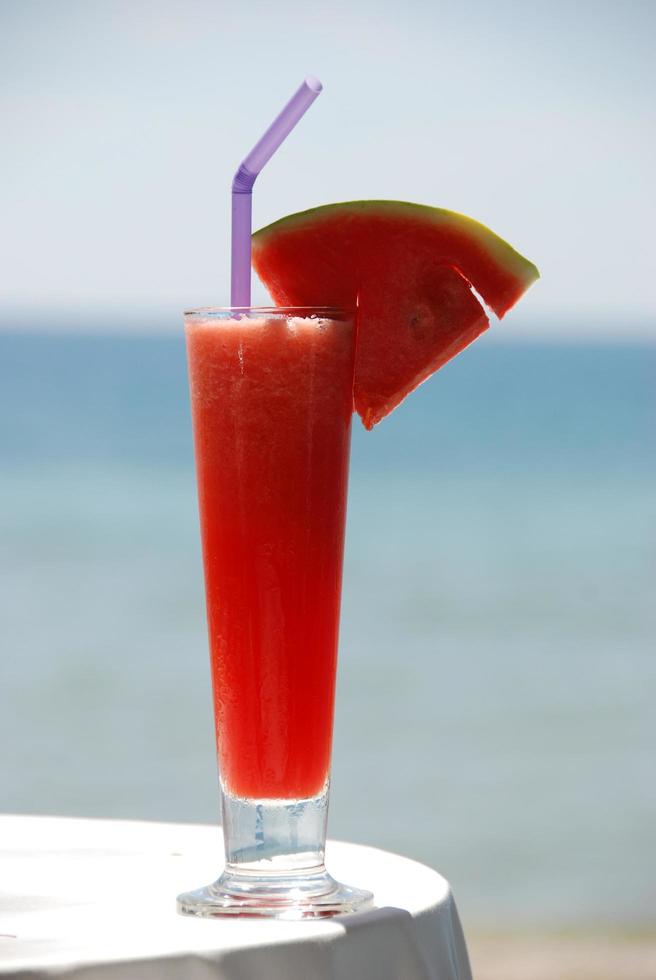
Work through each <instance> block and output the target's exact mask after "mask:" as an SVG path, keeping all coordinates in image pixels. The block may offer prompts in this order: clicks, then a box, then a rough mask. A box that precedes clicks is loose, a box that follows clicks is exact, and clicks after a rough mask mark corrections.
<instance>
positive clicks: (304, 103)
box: [230, 75, 323, 307]
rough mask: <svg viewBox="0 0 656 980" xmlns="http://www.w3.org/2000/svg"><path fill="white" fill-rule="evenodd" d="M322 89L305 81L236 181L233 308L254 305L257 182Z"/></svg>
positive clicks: (314, 81) (246, 159) (313, 80)
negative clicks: (253, 216)
mask: <svg viewBox="0 0 656 980" xmlns="http://www.w3.org/2000/svg"><path fill="white" fill-rule="evenodd" d="M322 87H323V86H322V85H321V82H320V81H319V79H318V78H314V77H313V76H312V75H309V76H308V77H307V78H306V79H305V81H304V82H303V84H302V85H301V87H300V88H299V89H298V91H297V92H295V93H294V95H293V96H292V97H291V99H290V100H289V102H288V103H287V105H286V106H285V108H284V109H283V110H282V112H281V113H280V115H278V116H277V117H276V118H275V119H274V120H273V122H272V123H271V125H270V126H269V128H268V129H267V131H266V132H265V133H264V135H263V136H262V137H261V139H259V140H258V142H257V143H256V144H255V146H254V147H253V149H252V150H251V152H250V153H249V154H248V156H246V157H244V159H243V161H242V162H241V163H240V165H239V169H238V170H237V173H236V174H235V176H234V178H233V181H232V271H231V288H230V305H231V306H246V307H249V306H250V305H251V212H252V207H251V206H252V194H253V184H254V183H255V179H256V177H257V175H258V174H259V173H260V171H261V170H262V167H263V166H264V165H265V164H266V163H268V161H269V160H270V159H271V157H272V156H273V154H274V153H275V152H276V150H277V149H278V147H279V146H280V144H281V143H282V142H283V140H284V139H286V137H287V136H289V134H290V133H291V131H292V129H293V128H294V126H295V125H296V123H297V122H298V121H299V119H301V117H302V116H303V115H304V114H305V113H306V112H307V110H308V109H309V108H310V106H311V105H312V103H313V102H314V100H315V99H316V97H317V96H318V95H319V93H320V92H321V89H322Z"/></svg>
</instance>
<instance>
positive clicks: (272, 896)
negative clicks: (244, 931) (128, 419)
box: [178, 308, 371, 918]
mask: <svg viewBox="0 0 656 980" xmlns="http://www.w3.org/2000/svg"><path fill="white" fill-rule="evenodd" d="M185 328H186V337H187V356H188V362H189V383H190V393H191V407H192V418H193V429H194V445H195V456H196V473H197V481H198V498H199V508H200V522H201V535H202V542H203V560H204V567H205V593H206V602H207V620H208V632H209V645H210V660H211V667H212V685H213V693H214V712H215V722H216V739H217V751H218V759H219V773H220V784H221V807H222V815H223V834H224V842H225V870H224V872H223V874H222V875H221V876H220V877H219V879H218V880H217V881H216V882H215V883H214V884H212V885H209V886H207V887H206V888H202V889H199V890H197V891H193V892H189V893H187V894H184V895H181V896H179V898H178V908H179V910H180V911H181V912H183V913H186V914H191V915H202V916H213V915H222V914H225V913H245V914H250V915H253V914H255V915H268V916H278V917H288V918H302V917H306V916H323V915H331V914H335V913H338V912H346V911H352V910H354V909H356V908H359V907H361V906H362V905H366V904H367V903H369V902H370V900H371V895H370V894H369V893H368V892H362V891H359V890H358V889H355V888H349V887H347V886H344V885H340V884H339V883H337V882H335V881H334V880H333V879H332V878H331V877H330V875H329V874H328V873H327V871H326V869H325V866H324V846H325V839H326V818H327V813H328V784H329V770H330V754H331V742H332V726H333V703H334V694H335V674H336V665H337V639H338V628H339V608H340V598H341V580H342V558H343V551H344V525H345V516H346V491H347V480H348V461H349V447H350V433H351V417H352V410H353V361H354V344H355V336H354V324H353V317H352V315H351V314H349V313H345V312H343V311H339V310H332V309H319V308H317V309H314V308H312V309H311V308H302V309H282V308H262V309H205V310H197V311H193V312H191V313H187V314H186V316H185Z"/></svg>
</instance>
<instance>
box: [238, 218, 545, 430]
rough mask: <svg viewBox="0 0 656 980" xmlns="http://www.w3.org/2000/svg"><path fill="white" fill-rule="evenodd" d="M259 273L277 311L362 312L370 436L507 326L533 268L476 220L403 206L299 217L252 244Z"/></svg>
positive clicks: (363, 406) (361, 357) (360, 375)
mask: <svg viewBox="0 0 656 980" xmlns="http://www.w3.org/2000/svg"><path fill="white" fill-rule="evenodd" d="M253 266H254V268H255V271H256V272H257V274H258V275H259V277H260V279H261V280H262V281H263V283H264V284H265V286H266V287H267V288H268V290H269V292H270V293H271V296H272V298H273V300H274V302H275V303H276V304H277V305H278V306H318V305H326V306H337V307H341V308H345V309H355V308H356V304H357V309H358V349H357V355H356V366H355V387H354V396H355V408H356V411H357V412H358V413H359V415H360V416H361V418H362V421H363V422H364V424H365V426H366V428H368V429H371V428H373V426H374V425H375V424H376V423H377V422H379V421H380V420H381V419H382V418H384V417H385V416H386V415H387V414H389V412H391V411H392V409H394V408H395V407H396V406H397V405H398V404H399V402H401V401H402V400H403V399H404V398H405V396H406V395H408V394H409V393H410V392H411V391H412V390H413V389H414V388H416V387H417V386H418V385H419V384H421V382H422V381H425V380H426V378H428V377H429V376H430V375H431V374H433V372H434V371H436V370H437V369H438V368H440V367H442V365H443V364H445V363H446V362H447V361H449V360H450V359H451V358H452V357H454V356H455V355H456V354H458V353H459V352H460V351H461V350H462V349H463V348H464V347H466V346H467V345H468V344H470V343H471V342H472V341H473V340H475V339H476V337H478V335H479V334H480V333H482V332H483V330H485V329H487V327H488V326H489V321H488V318H487V316H486V314H485V311H484V310H483V307H482V306H481V304H480V303H479V301H478V299H477V298H476V296H475V295H474V293H473V291H472V287H473V288H474V289H475V290H476V292H477V293H478V294H479V295H480V296H481V297H482V299H483V301H484V302H485V303H486V304H487V306H489V307H490V308H491V309H492V310H493V311H494V312H495V313H496V314H497V316H498V317H499V318H501V317H502V316H503V315H504V314H505V313H506V312H507V311H508V310H509V309H510V307H511V306H513V305H514V304H515V303H516V302H517V300H518V299H519V298H520V296H521V295H522V294H523V293H524V291H525V290H526V289H527V288H528V287H529V286H530V285H531V283H532V282H534V281H535V280H536V279H537V278H538V276H539V273H538V270H537V269H536V267H535V266H534V265H533V264H532V263H531V262H529V261H528V260H527V259H525V258H524V257H523V256H521V255H520V254H519V252H516V251H515V250H514V249H513V248H512V247H511V246H510V245H508V244H507V242H504V241H503V240H502V239H501V238H499V237H498V236H497V235H495V234H494V232H492V231H490V229H489V228H486V227H485V226H484V225H481V224H479V223H478V222H477V221H474V220H473V219H472V218H467V217H465V215H462V214H456V213H455V212H453V211H445V210H444V209H442V208H431V207H426V206H424V205H420V204H409V203H406V202H404V201H353V202H350V203H346V204H328V205H325V206H324V207H319V208H313V209H312V210H311V211H303V212H300V213H299V214H292V215H289V216H288V217H286V218H282V219H281V220H280V221H276V222H275V223H274V224H272V225H269V226H268V227H266V228H263V229H261V230H260V231H258V232H256V233H255V234H254V235H253Z"/></svg>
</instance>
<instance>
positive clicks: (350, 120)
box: [0, 0, 656, 337]
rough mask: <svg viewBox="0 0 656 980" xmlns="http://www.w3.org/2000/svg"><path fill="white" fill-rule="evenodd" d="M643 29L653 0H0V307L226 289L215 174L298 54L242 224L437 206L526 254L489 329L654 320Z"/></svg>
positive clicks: (198, 296) (223, 204) (159, 320)
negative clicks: (295, 123)
mask: <svg viewBox="0 0 656 980" xmlns="http://www.w3.org/2000/svg"><path fill="white" fill-rule="evenodd" d="M655 36H656V3H655V2H651V0H646V2H632V0H622V2H620V0H617V2H612V3H607V2H604V0H598V2H590V0H577V2H576V3H572V2H560V0H554V2H546V0H545V2H531V0H525V2H521V3H520V2H502V0H498V2H480V0H479V2H474V0H469V2H467V0H464V2H462V3H458V4H455V3H453V2H449V3H446V2H441V0H426V2H424V0H395V2H393V3H392V2H384V0H383V2H376V3H374V2H372V0H361V2H359V0H332V2H330V3H307V2H296V0H294V2H292V0H278V2H277V3H272V2H270V0H269V2H260V0H249V2H244V0H213V2H210V0H176V2H173V0H158V2H155V0H148V2H147V0H126V2H123V0H58V2H57V3H54V2H52V0H46V2H40V0H0V123H1V126H2V133H3V134H4V139H3V148H2V153H1V154H0V322H2V324H4V325H5V326H7V325H9V326H12V325H15V324H17V323H19V322H20V323H24V324H27V325H28V326H42V327H47V326H48V325H49V324H51V323H55V322H56V323H57V324H60V325H61V324H64V325H68V326H70V327H71V328H74V329H100V328H102V329H116V330H122V329H124V328H125V327H126V325H129V324H132V323H133V322H143V323H144V324H145V323H148V324H149V325H150V326H152V327H153V328H155V329H162V330H171V329H178V327H179V316H180V310H182V309H185V308H189V307H194V306H202V305H226V304H227V303H228V301H229V265H228V247H229V234H230V230H229V217H230V196H229V187H230V181H231V177H232V174H233V172H234V170H235V169H236V167H237V165H238V163H239V161H240V160H241V158H242V157H243V156H244V155H245V153H246V152H247V151H248V149H250V147H251V145H252V144H253V143H254V142H255V140H256V139H257V138H258V137H259V135H260V134H261V132H262V131H263V130H264V129H265V128H266V126H267V125H268V123H269V122H270V121H271V119H272V117H273V116H274V115H275V114H276V113H277V112H278V111H279V109H280V108H281V106H282V105H283V104H284V103H285V102H286V101H287V99H288V98H289V96H290V95H291V94H292V92H293V91H294V90H295V88H296V87H297V86H298V85H299V84H300V82H301V81H302V79H303V77H304V76H305V75H306V74H315V75H317V76H318V77H319V78H320V79H321V80H322V82H323V84H324V91H323V93H322V95H321V96H320V98H319V100H318V101H317V102H316V103H315V105H314V106H313V107H312V108H311V110H310V112H309V113H308V115H307V116H306V117H305V118H304V120H303V121H302V123H301V124H300V125H299V127H298V128H297V129H296V130H295V131H294V133H293V134H292V135H291V136H290V137H289V139H288V141H287V142H286V143H285V145H284V146H283V147H282V148H281V149H280V151H279V152H278V154H277V155H276V157H275V158H274V159H273V160H272V161H271V162H270V163H269V164H268V166H267V168H266V170H265V172H264V173H263V174H262V176H261V177H260V178H259V180H258V182H257V184H256V187H255V191H254V224H255V227H258V226H262V225H265V224H267V223H269V222H270V221H273V220H275V219H276V218H278V217H281V216H282V215H284V214H287V213H290V212H293V211H299V210H303V209H305V208H308V207H312V206H315V205H317V204H319V203H327V202H331V201H340V200H355V199H359V198H399V199H404V200H414V201H420V202H423V203H426V204H434V205H438V206H441V207H448V208H451V209H453V210H456V211H462V212H464V213H466V214H469V215H471V216H473V217H475V218H477V219H478V220H480V221H482V222H483V223H484V224H487V225H489V226H490V227H491V228H493V229H494V230H495V231H496V232H497V233H498V234H500V235H501V236H502V237H504V238H506V239H508V240H509V241H510V242H511V243H512V244H513V245H514V246H515V247H516V248H518V249H519V250H520V251H521V252H523V253H524V254H525V255H527V256H528V257H529V258H530V259H532V260H533V261H534V262H536V264H537V265H538V266H539V267H540V270H541V273H542V279H541V281H540V282H539V283H537V284H536V285H535V286H534V287H533V288H532V290H531V291H530V292H529V294H528V295H527V296H526V297H525V299H524V300H523V301H522V303H521V305H520V307H518V308H517V310H515V311H513V312H512V313H511V314H509V316H508V318H507V320H506V321H504V328H503V329H504V332H505V333H506V334H507V335H508V336H513V335H515V334H517V335H520V333H521V335H530V336H545V335H548V336H574V337H591V336H597V335H600V336H614V337H629V336H631V337H633V336H639V337H647V336H651V335H652V334H653V331H654V327H655V325H656V289H655V288H654V274H655V272H656V254H655V253H656V247H655V244H654V243H655V241H656V236H654V232H653V229H654V224H655V219H656V193H655V191H654V174H655V173H656V153H655V147H656V126H655V122H656V108H655V102H656V58H654V56H653V45H654V37H655ZM253 298H254V301H255V302H264V301H266V294H265V293H264V291H263V290H262V287H260V286H258V287H257V288H255V289H254V294H253Z"/></svg>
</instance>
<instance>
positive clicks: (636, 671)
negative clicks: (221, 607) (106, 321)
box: [0, 327, 656, 930]
mask: <svg viewBox="0 0 656 980" xmlns="http://www.w3.org/2000/svg"><path fill="white" fill-rule="evenodd" d="M498 334H499V335H498V336H497V335H495V334H493V333H492V332H490V335H489V336H486V337H483V338H481V339H480V340H479V341H478V342H477V343H476V344H475V345H474V346H473V347H472V348H471V349H470V350H468V351H467V352H466V353H464V354H463V355H461V356H460V357H458V358H457V359H456V360H455V361H453V362H452V363H450V364H449V365H447V366H446V367H445V368H444V369H443V370H442V371H440V372H439V374H438V375H437V376H436V377H434V378H433V379H431V381H430V382H428V383H427V384H425V385H423V386H422V387H421V388H420V389H419V390H418V391H417V392H415V393H414V394H413V395H412V397H411V398H409V399H408V400H407V401H406V402H405V403H404V404H403V405H402V406H401V407H400V408H399V409H398V410H397V411H396V412H395V413H394V414H393V415H392V416H391V417H390V418H389V419H387V420H385V421H384V422H383V423H382V424H381V425H380V426H378V427H377V428H376V429H375V430H374V431H373V432H372V433H366V432H365V431H364V429H363V428H362V427H361V425H360V424H359V422H356V423H355V425H354V432H353V446H352V466H351V483H350V497H349V517H348V528H347V547H346V563H345V573H344V600H343V616H342V628H341V647H340V666H339V681H338V693H337V708H336V719H335V740H334V758H333V782H332V795H331V810H330V826H329V831H330V835H331V836H332V837H335V838H341V839H348V840H353V841H359V842H362V843H366V844H371V845H374V846H378V847H382V848H387V849H389V850H392V851H397V852H401V853H403V854H406V855H409V856H411V857H414V858H416V859H418V860H420V861H424V862H426V863H428V864H430V865H432V866H434V867H435V868H437V869H439V870H440V871H441V872H442V873H443V874H445V875H446V876H447V877H448V878H449V880H450V881H451V883H452V885H453V888H454V891H455V894H456V898H457V900H458V903H459V907H460V911H461V914H462V917H463V920H464V922H465V925H466V927H467V926H470V927H471V926H472V925H476V926H481V927H490V928H510V927H512V928H520V927H521V928H524V927H525V928H526V929H532V928H547V927H548V928H553V929H577V928H588V927H599V926H601V927H608V928H611V927H612V928H618V929H629V930H631V929H639V928H644V927H645V926H647V927H648V926H649V924H650V923H651V924H653V920H654V910H655V909H656V770H655V765H654V754H655V749H656V720H655V719H656V656H655V652H656V643H655V641H656V601H655V595H654V577H655V574H654V573H655V571H656V454H655V449H656V445H655V443H656V439H655V437H654V431H655V430H654V421H655V415H656V412H655V407H656V406H655V396H654V391H655V388H654V382H655V380H656V370H655V369H656V345H649V344H643V345H641V344H639V343H633V344H631V343H621V342H610V341H609V342H604V343H596V342H576V341H574V340H572V341H571V342H563V341H553V342H547V341H544V342H542V341H536V340H533V341H528V340H527V341H526V342H523V343H519V342H516V341H509V340H504V339H500V338H501V331H499V332H498ZM0 583H1V585H0V646H1V648H2V657H1V658H0V810H2V811H5V812H17V813H50V814H70V815H81V816H90V817H93V816H103V817H117V818H119V817H124V818H139V819H148V820H173V821H201V822H208V823H212V822H216V821H217V819H218V792H217V775H216V764H215V758H214V746H213V721H212V713H211V711H212V709H211V700H210V687H209V669H208V657H207V645H206V634H205V621H204V600H203V584H202V575H201V560H200V545H199V532H198V519H197V510H196V498H195V485H194V469H193V457H192V448H191V432H190V420H189V404H188V397H187V388H186V366H185V354H184V345H183V341H182V338H181V336H179V335H177V336H174V335H147V334H140V333H135V334H133V335H131V334H129V333H126V334H125V335H120V336H118V335H111V334H108V333H107V334H106V333H103V332H102V329H101V327H99V328H98V329H97V330H96V331H95V333H92V332H90V333H89V334H88V335H85V334H82V333H80V334H65V333H61V334H59V333H52V332H51V333H48V334H38V333H36V332H29V331H26V332H22V333H18V332H12V331H9V330H5V331H3V332H0ZM209 863H210V858H209V856H208V879H209V877H211V875H212V874H214V872H215V871H216V870H217V868H216V867H215V866H212V867H210V866H209ZM199 884H200V883H199ZM355 884H360V883H359V882H355ZM362 884H366V883H362Z"/></svg>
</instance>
